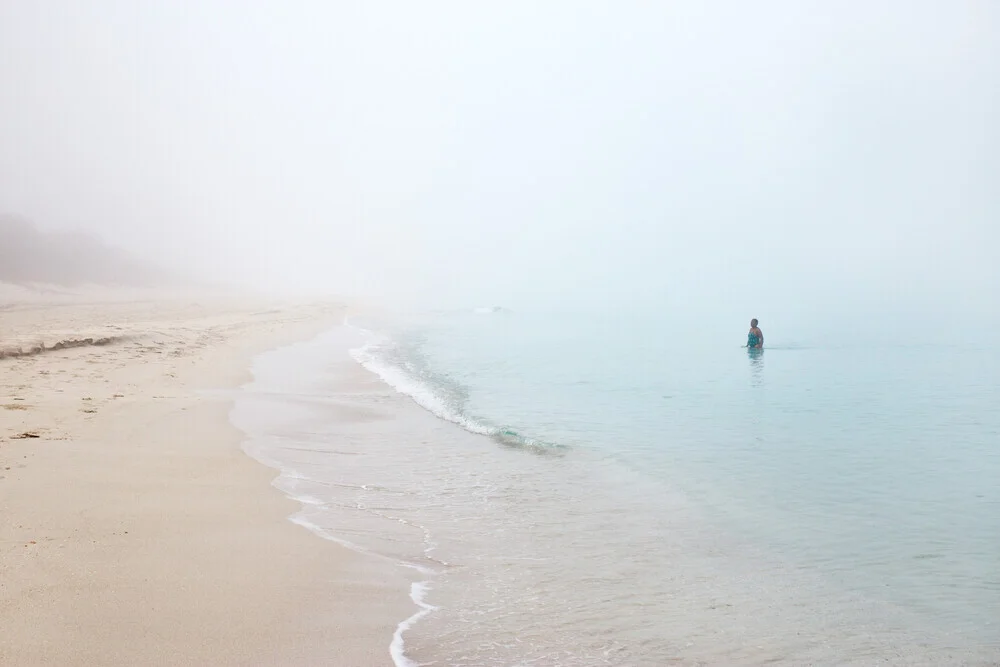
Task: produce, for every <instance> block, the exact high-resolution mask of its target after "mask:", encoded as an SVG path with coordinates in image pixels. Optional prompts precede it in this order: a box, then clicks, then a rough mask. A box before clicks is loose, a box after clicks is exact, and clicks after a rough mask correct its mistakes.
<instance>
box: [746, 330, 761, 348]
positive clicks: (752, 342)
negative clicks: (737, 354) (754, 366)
mask: <svg viewBox="0 0 1000 667" xmlns="http://www.w3.org/2000/svg"><path fill="white" fill-rule="evenodd" d="M758 345H760V337H759V336H758V335H757V334H755V333H754V332H752V331H751V332H750V333H748V334H747V347H757V346H758Z"/></svg>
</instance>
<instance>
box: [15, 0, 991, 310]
mask: <svg viewBox="0 0 1000 667" xmlns="http://www.w3.org/2000/svg"><path fill="white" fill-rule="evenodd" d="M998 27H1000V12H998V10H997V9H996V7H995V5H993V4H991V3H988V2H985V1H983V2H962V3H955V4H951V5H948V6H945V5H941V4H939V3H926V2H919V3H903V2H884V3H879V4H877V5H864V6H862V5H860V4H859V5H853V4H852V5H836V6H833V5H828V4H823V3H793V2H770V3H765V4H764V5H755V6H753V7H749V6H743V5H738V4H735V3H715V4H712V5H705V4H702V3H674V4H671V5H663V6H660V5H657V6H645V5H638V4H627V5H625V6H620V5H619V6H612V5H611V4H610V3H596V2H595V3H572V4H570V3H553V4H546V5H545V6H542V7H539V6H536V5H535V4H533V3H505V4H504V5H497V6H490V7H479V6H476V7H473V6H468V5H463V4H459V3H434V4H431V5H421V6H419V7H417V6H411V5H407V4H403V3H368V4H365V5H364V6H349V5H338V6H327V5H324V4H321V3H307V2H298V3H286V4H282V5H280V6H279V5H276V4H267V3H248V4H246V5H240V6H238V7H237V6H235V5H232V4H229V3H223V2H217V1H211V2H204V3H181V4H178V5H133V4H129V3H118V2H111V1H107V2H105V1H96V0H95V1H86V2H81V3H75V4H74V5H73V6H72V8H68V7H67V6H65V5H60V4H57V3H48V2H42V3H8V4H7V5H5V6H4V7H3V8H2V9H0V44H2V45H3V46H2V49H3V52H4V54H3V55H4V58H3V62H2V63H0V87H2V89H3V90H5V91H6V92H7V94H8V99H10V100H11V103H9V104H6V105H4V108H3V109H0V145H2V146H3V150H2V151H0V214H9V215H14V216H18V217H21V218H24V219H27V220H30V221H32V222H34V223H35V224H37V225H38V226H39V228H40V229H42V230H45V231H53V230H63V231H66V230H80V231H82V232H86V233H88V234H93V235H95V236H97V237H100V238H101V239H103V240H104V241H105V242H106V243H107V244H109V245H111V246H114V247H117V248H121V249H122V251H123V252H126V253H129V254H131V255H132V256H134V257H135V258H137V261H141V262H144V263H147V264H149V265H157V266H162V267H163V268H164V269H167V270H169V271H172V272H179V273H185V274H187V275H189V276H194V277H197V278H198V279H203V280H206V281H215V282H225V283H240V284H245V285H249V286H253V287H256V288H266V289H271V290H277V291H301V292H309V293H317V294H319V293H327V294H335V295H343V296H345V297H350V298H361V299H369V300H372V301H373V302H378V303H390V304H406V305H413V304H421V305H424V306H427V307H438V306H440V307H445V306H453V305H463V306H464V305H468V306H489V305H503V306H509V307H513V308H519V307H525V308H546V307H551V306H552V305H553V304H556V305H560V304H561V305H565V306H567V307H569V306H572V307H574V308H580V307H586V306H587V305H588V304H593V305H595V306H608V305H614V306H615V307H625V306H628V305H629V304H631V305H632V306H635V307H644V306H651V307H658V308H662V309H664V310H669V311H675V312H677V313H680V314H683V315H684V316H691V315H695V314H702V315H704V316H705V317H706V320H707V321H711V322H715V321H723V320H728V319H730V318H733V317H736V316H737V315H738V316H739V318H740V319H741V320H742V319H749V317H752V316H759V317H761V320H762V327H764V328H765V330H767V328H766V324H765V323H768V322H770V321H773V320H774V319H775V318H778V319H779V320H780V322H781V324H782V327H783V328H787V327H789V326H792V327H796V326H802V327H805V326H806V324H809V326H811V327H812V328H822V327H825V326H828V322H836V321H838V320H842V319H843V318H845V317H856V318H865V317H874V316H879V315H882V316H886V317H894V316H897V315H898V316H899V317H904V316H905V317H906V318H912V319H914V320H916V321H919V319H920V317H921V314H931V316H932V318H942V319H943V318H947V319H949V320H953V321H955V322H960V321H961V322H966V323H968V324H969V325H970V326H975V325H979V324H985V323H987V322H993V321H996V320H997V316H998V306H997V300H996V298H995V294H996V292H997V289H998V288H1000V270H998V269H997V264H998V262H997V247H998V243H1000V231H998V225H997V214H998V212H1000V199H998V194H997V189H996V185H995V181H996V176H995V174H996V173H998V167H1000V164H998V161H1000V158H998V155H1000V151H998V149H1000V134H998V131H997V124H996V121H995V118H996V117H997V111H998V110H1000V108H998V107H1000V105H998V101H1000V57H998V56H1000V53H998V45H997V41H996V37H995V35H996V34H997V32H996V30H997V28H998ZM744 316H745V317H744ZM796 320H799V321H798V322H796ZM907 321H909V320H907Z"/></svg>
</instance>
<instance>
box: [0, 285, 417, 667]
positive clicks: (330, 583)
mask: <svg viewBox="0 0 1000 667" xmlns="http://www.w3.org/2000/svg"><path fill="white" fill-rule="evenodd" d="M0 297H3V298H0V517H2V519H0V627H2V628H3V632H2V633H0V664H4V665H138V664H157V665H276V664H281V665H314V664H315V665H319V664H326V665H329V664H333V665H384V664H391V660H390V657H389V653H388V643H389V640H390V638H391V636H392V633H393V630H394V629H395V626H396V624H397V623H398V622H399V621H400V620H401V619H403V618H405V617H406V616H408V615H409V614H410V613H412V607H411V605H410V601H409V600H408V598H407V595H406V591H407V587H406V583H405V582H403V581H402V580H401V575H400V574H398V573H394V572H393V571H392V570H391V569H390V568H387V567H386V566H385V564H384V563H380V562H377V561H373V560H371V559H368V558H366V557H363V556H361V555H359V554H356V553H354V552H352V551H349V550H347V549H345V548H343V547H341V546H339V545H337V544H334V543H331V542H326V541H324V540H321V539H319V538H318V537H316V536H314V535H312V534H310V533H309V532H307V531H306V530H304V529H303V528H301V527H298V526H296V525H293V524H292V523H291V522H289V521H288V520H287V518H288V516H289V515H290V514H292V513H293V512H295V511H296V509H297V507H298V505H297V503H295V502H293V501H291V500H289V499H287V498H286V497H284V496H283V495H282V494H281V493H280V492H278V491H277V490H276V489H274V488H273V487H271V485H270V483H271V480H272V479H273V478H274V477H275V471H273V470H271V469H269V468H266V467H264V466H262V465H260V464H259V463H257V462H255V461H253V460H252V459H251V458H250V457H248V456H247V455H246V454H245V453H244V452H243V451H242V450H241V441H242V434H241V433H240V432H239V431H237V430H236V429H235V428H234V427H233V426H232V425H231V424H230V422H229V418H228V415H229V411H230V409H231V405H232V400H231V399H232V390H234V389H236V388H238V387H239V386H240V385H241V384H243V383H245V382H247V381H248V380H249V379H250V374H249V371H248V369H249V367H250V363H251V360H252V358H253V357H254V355H256V354H259V353H260V352H263V351H265V350H268V349H271V348H274V347H277V346H279V345H281V344H285V343H290V342H293V341H297V340H303V339H306V338H308V337H310V336H312V335H314V334H316V333H318V332H319V331H321V330H322V329H323V328H324V327H326V326H328V325H330V324H331V323H334V322H336V321H339V320H340V319H342V317H343V311H342V308H340V307H337V306H330V305H287V304H273V303H269V304H265V303H262V302H261V301H259V300H251V299H246V298H243V299H238V300H237V299H232V298H222V297H219V296H211V297H204V298H201V297H199V298H194V297H192V296H190V295H185V296H177V295H173V296H170V297H165V296H155V297H154V296H152V295H149V294H145V293H141V292H136V293H132V294H128V295H122V294H117V295H113V296H108V295H104V294H96V293H91V294H65V293H45V292H41V291H37V290H27V289H22V288H17V289H13V288H10V289H7V290H6V291H5V292H3V293H2V294H0Z"/></svg>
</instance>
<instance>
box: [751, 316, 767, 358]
mask: <svg viewBox="0 0 1000 667" xmlns="http://www.w3.org/2000/svg"><path fill="white" fill-rule="evenodd" d="M747 347H748V348H750V349H751V350H753V349H757V350H759V349H761V348H763V347H764V332H762V331H761V330H760V327H758V326H757V318H756V317H755V318H754V319H752V320H750V333H748V334H747Z"/></svg>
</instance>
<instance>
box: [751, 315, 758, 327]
mask: <svg viewBox="0 0 1000 667" xmlns="http://www.w3.org/2000/svg"><path fill="white" fill-rule="evenodd" d="M750 326H752V327H755V328H756V326H757V318H756V317H755V318H753V319H752V320H750Z"/></svg>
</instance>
